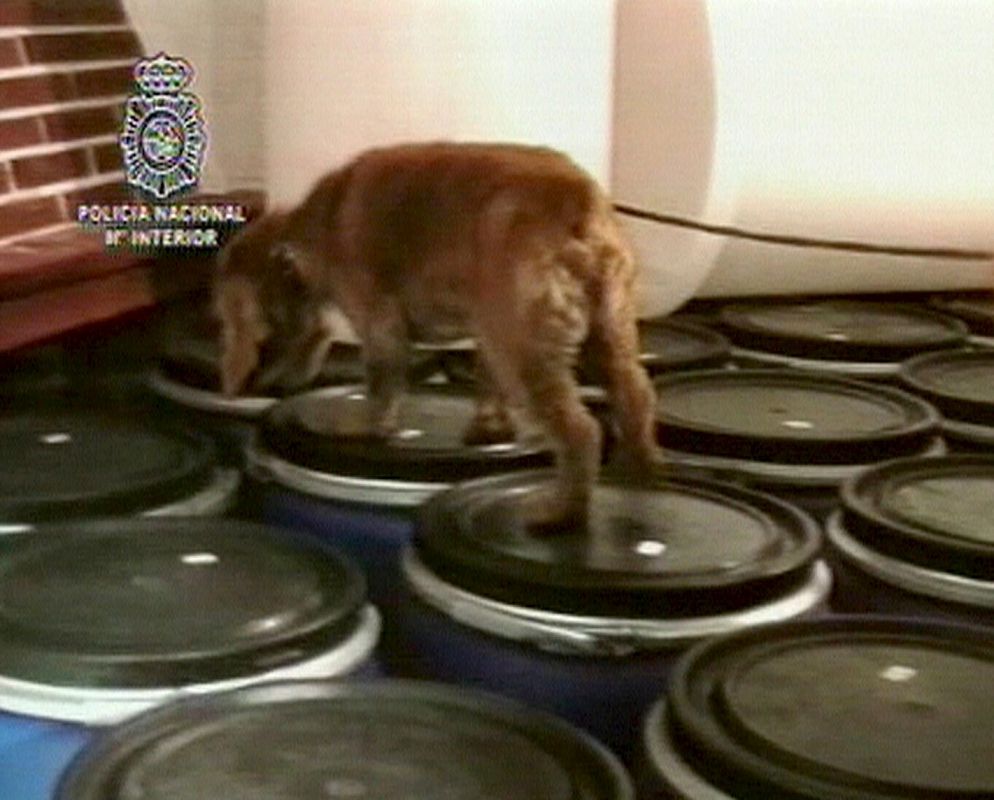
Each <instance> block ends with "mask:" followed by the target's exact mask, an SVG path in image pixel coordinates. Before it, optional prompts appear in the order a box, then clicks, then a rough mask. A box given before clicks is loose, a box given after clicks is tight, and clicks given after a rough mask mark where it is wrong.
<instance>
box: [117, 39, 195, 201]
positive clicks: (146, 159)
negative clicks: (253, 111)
mask: <svg viewBox="0 0 994 800" xmlns="http://www.w3.org/2000/svg"><path fill="white" fill-rule="evenodd" d="M134 77H135V83H137V84H138V89H139V91H138V93H136V94H134V95H133V96H132V97H129V98H128V102H127V107H126V110H125V115H124V126H123V128H122V130H121V136H120V145H121V151H122V153H123V155H124V170H125V173H126V175H127V180H128V183H129V184H131V185H132V186H136V187H138V188H139V189H143V190H144V191H146V192H148V193H149V194H151V195H152V196H154V197H156V198H157V199H159V200H162V199H164V198H166V197H169V196H170V195H173V194H175V193H176V192H179V191H181V190H182V189H186V188H188V187H192V186H195V185H196V184H197V181H198V180H199V178H200V168H201V166H202V164H203V160H204V149H205V146H206V144H207V134H206V132H205V131H204V120H203V117H202V116H201V113H200V101H199V100H198V99H197V97H196V96H195V95H192V94H190V93H189V92H184V91H182V90H183V89H184V88H186V86H188V85H189V83H190V81H191V80H193V68H192V67H191V66H190V65H189V64H188V63H187V62H186V61H184V60H183V59H182V58H170V57H169V56H167V55H166V54H165V53H159V54H158V55H157V56H155V57H154V58H150V59H148V58H147V59H143V60H141V61H139V62H138V63H137V64H136V65H135V69H134Z"/></svg>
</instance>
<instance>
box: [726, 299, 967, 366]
mask: <svg viewBox="0 0 994 800" xmlns="http://www.w3.org/2000/svg"><path fill="white" fill-rule="evenodd" d="M718 323H719V329H720V330H721V331H722V332H723V333H725V334H726V335H727V336H728V337H729V339H731V341H732V345H733V348H732V352H733V356H734V358H735V360H736V361H737V362H739V363H741V364H743V365H745V366H753V367H757V366H758V367H790V368H793V369H801V370H806V371H809V372H818V373H823V374H830V375H837V376H840V377H848V378H857V379H875V380H890V381H893V380H896V379H897V373H898V371H899V369H900V366H901V363H902V362H903V361H905V360H907V359H909V358H911V357H912V356H916V355H918V354H920V353H924V352H928V351H933V350H940V349H946V348H952V347H958V346H961V345H963V344H964V343H965V342H966V338H967V333H968V331H967V327H966V325H965V324H964V323H962V322H961V321H960V320H958V319H955V318H954V317H951V316H948V315H945V314H941V313H939V312H937V311H934V310H931V309H928V308H926V307H923V306H921V305H918V304H913V303H894V302H887V303H884V302H880V301H872V300H852V299H841V298H827V299H806V300H800V301H798V300H767V301H752V302H736V303H732V304H730V305H727V306H725V307H723V308H722V309H721V310H720V311H719V312H718Z"/></svg>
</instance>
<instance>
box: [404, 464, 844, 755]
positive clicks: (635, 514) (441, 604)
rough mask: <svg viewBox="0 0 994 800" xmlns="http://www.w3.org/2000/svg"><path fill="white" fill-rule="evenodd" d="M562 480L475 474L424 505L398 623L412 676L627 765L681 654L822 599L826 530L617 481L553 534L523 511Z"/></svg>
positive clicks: (784, 512)
mask: <svg viewBox="0 0 994 800" xmlns="http://www.w3.org/2000/svg"><path fill="white" fill-rule="evenodd" d="M551 479H552V478H551V475H550V474H549V473H548V472H526V473H518V474H514V475H506V476H499V477H493V478H487V479H480V480H476V481H469V482H466V483H463V484H460V485H459V486H456V487H453V488H452V489H451V490H449V491H447V492H445V493H443V494H440V495H437V496H436V497H434V498H432V499H431V500H430V501H429V502H428V503H427V504H426V505H425V507H424V509H423V510H422V513H421V515H420V517H419V521H418V531H417V535H416V538H415V540H414V543H413V546H412V547H411V548H410V549H409V550H408V551H407V553H406V556H405V560H404V570H405V578H406V583H407V587H408V592H409V595H410V599H409V600H408V601H407V602H406V603H405V604H404V605H403V607H402V608H401V610H400V611H399V617H398V627H399V634H398V639H399V640H400V646H401V647H402V649H403V652H404V653H405V654H406V655H407V661H406V662H405V666H406V667H407V668H408V669H409V670H410V674H412V675H415V676H419V677H427V678H431V679H437V680H445V681H450V682H455V683H459V684H462V685H465V686H476V687H482V688H486V689H489V690H492V691H495V692H500V693H502V694H505V695H508V696H511V697H514V698H516V699H518V700H521V701H523V702H526V703H528V704H530V705H533V706H535V707H538V708H542V709H545V710H548V711H551V712H554V713H557V714H560V715H562V716H563V717H565V718H567V719H569V720H570V721H572V722H573V723H575V724H577V725H579V726H581V727H583V728H585V729H586V730H588V731H590V732H591V733H593V734H594V735H595V736H597V737H598V738H599V739H600V740H601V741H603V742H605V743H606V744H608V745H609V746H610V747H611V748H612V749H614V751H615V752H616V753H618V754H619V755H621V756H622V757H627V756H628V755H629V753H630V751H631V748H632V745H633V743H634V741H635V739H636V737H637V734H636V731H637V730H638V725H639V721H640V719H641V715H642V713H643V712H644V710H645V708H646V706H647V705H648V704H649V703H650V702H651V701H652V700H654V699H655V698H656V697H658V695H659V693H660V692H661V691H663V689H664V687H665V685H666V680H667V676H668V673H669V670H670V668H671V666H672V663H673V660H674V658H675V656H676V655H677V654H678V653H679V652H680V651H681V650H682V649H683V648H685V647H687V646H688V645H690V644H691V643H694V642H697V641H700V640H701V639H704V638H707V637H709V636H712V635H716V634H719V633H724V632H728V631H734V630H739V629H742V628H748V627H751V626H754V625H759V624H765V623H773V622H777V621H781V620H785V619H791V618H794V617H797V616H801V615H805V614H811V613H816V612H818V611H820V609H822V607H823V606H824V603H825V600H826V598H827V595H828V591H829V588H830V584H831V576H830V574H829V571H828V568H827V567H826V566H825V564H823V563H821V562H820V561H819V560H818V551H819V549H820V545H821V535H820V531H819V529H818V527H817V525H816V524H815V522H814V521H813V520H812V519H811V518H810V517H809V516H807V515H806V514H804V513H803V512H802V511H800V510H798V509H795V508H793V507H791V506H789V505H788V504H786V503H783V502H781V501H779V500H777V499H775V498H773V497H769V496H766V495H761V494H758V493H754V492H750V491H746V490H743V489H740V488H736V487H733V486H725V485H720V484H713V483H707V482H702V481H697V480H692V479H684V478H678V477H675V476H672V475H670V476H669V477H666V476H664V475H659V476H655V477H654V478H653V479H651V480H650V479H648V478H647V479H646V481H645V482H643V484H642V485H640V486H632V485H631V481H630V480H627V479H626V478H624V477H623V476H613V475H606V476H605V477H604V478H603V479H602V481H601V483H600V484H599V485H598V486H597V488H596V491H595V493H594V497H593V501H592V505H591V517H590V519H589V521H588V524H587V528H586V530H577V531H573V532H564V533H562V534H559V535H555V536H548V535H544V536H543V535H542V534H537V533H535V532H533V531H532V530H531V529H529V528H528V526H527V525H526V524H525V522H524V521H523V519H522V516H521V513H520V511H519V508H520V503H521V498H522V497H524V496H526V495H527V494H528V493H529V492H534V491H543V490H544V489H546V488H548V485H549V482H550V481H551Z"/></svg>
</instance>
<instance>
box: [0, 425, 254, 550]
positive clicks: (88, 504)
mask: <svg viewBox="0 0 994 800" xmlns="http://www.w3.org/2000/svg"><path fill="white" fill-rule="evenodd" d="M0 462H2V463H3V465H4V467H3V470H2V471H0V530H3V531H10V530H20V529H23V528H24V527H30V526H32V525H35V524H39V523H44V522H61V521H64V520H69V519H81V518H85V517H98V516H112V515H113V516H120V515H133V514H156V515H161V514H171V515H191V514H192V515H204V514H219V513H221V512H223V511H224V510H225V509H227V508H228V507H229V506H230V504H231V503H232V502H233V498H234V495H235V492H236V490H237V487H238V474H237V472H235V471H234V470H230V469H223V468H219V467H218V465H217V463H216V460H215V456H214V448H213V447H212V446H211V444H210V443H209V442H207V441H206V440H203V439H200V438H197V437H196V436H193V435H191V434H188V433H186V432H183V431H180V430H178V429H173V428H168V427H157V426H154V425H147V424H143V423H142V422H139V421H137V420H132V419H130V418H127V417H124V416H122V415H118V416H112V415H110V414H100V413H96V412H88V411H74V410H61V409H53V410H38V411H34V410H30V409H27V408H20V409H17V408H15V409H14V410H11V411H9V412H8V413H4V414H2V415H0Z"/></svg>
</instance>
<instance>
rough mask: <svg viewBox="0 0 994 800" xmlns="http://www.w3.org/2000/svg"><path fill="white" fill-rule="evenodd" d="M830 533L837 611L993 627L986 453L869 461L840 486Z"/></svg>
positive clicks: (991, 477)
mask: <svg viewBox="0 0 994 800" xmlns="http://www.w3.org/2000/svg"><path fill="white" fill-rule="evenodd" d="M828 538H829V541H830V543H831V553H832V560H833V564H834V565H835V567H836V569H835V572H836V573H837V575H838V580H837V584H836V587H835V592H834V594H833V597H832V605H833V607H834V608H836V609H837V610H839V611H871V612H878V613H886V614H892V615H902V616H903V615H914V616H919V617H925V616H928V617H937V618H943V619H953V620H956V621H961V622H968V623H973V624H980V625H987V626H989V627H991V628H992V629H994V455H991V456H967V455H961V456H947V457H945V458H927V459H926V458H917V459H901V460H897V461H892V462H888V463H885V464H880V465H878V466H876V467H873V468H872V469H869V470H867V471H866V472H864V473H863V474H861V475H859V476H858V477H856V478H854V479H852V480H850V481H849V482H847V483H846V484H845V485H844V486H843V488H842V507H841V509H840V510H839V511H838V512H836V513H835V514H834V515H833V516H832V517H831V518H830V519H829V522H828Z"/></svg>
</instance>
